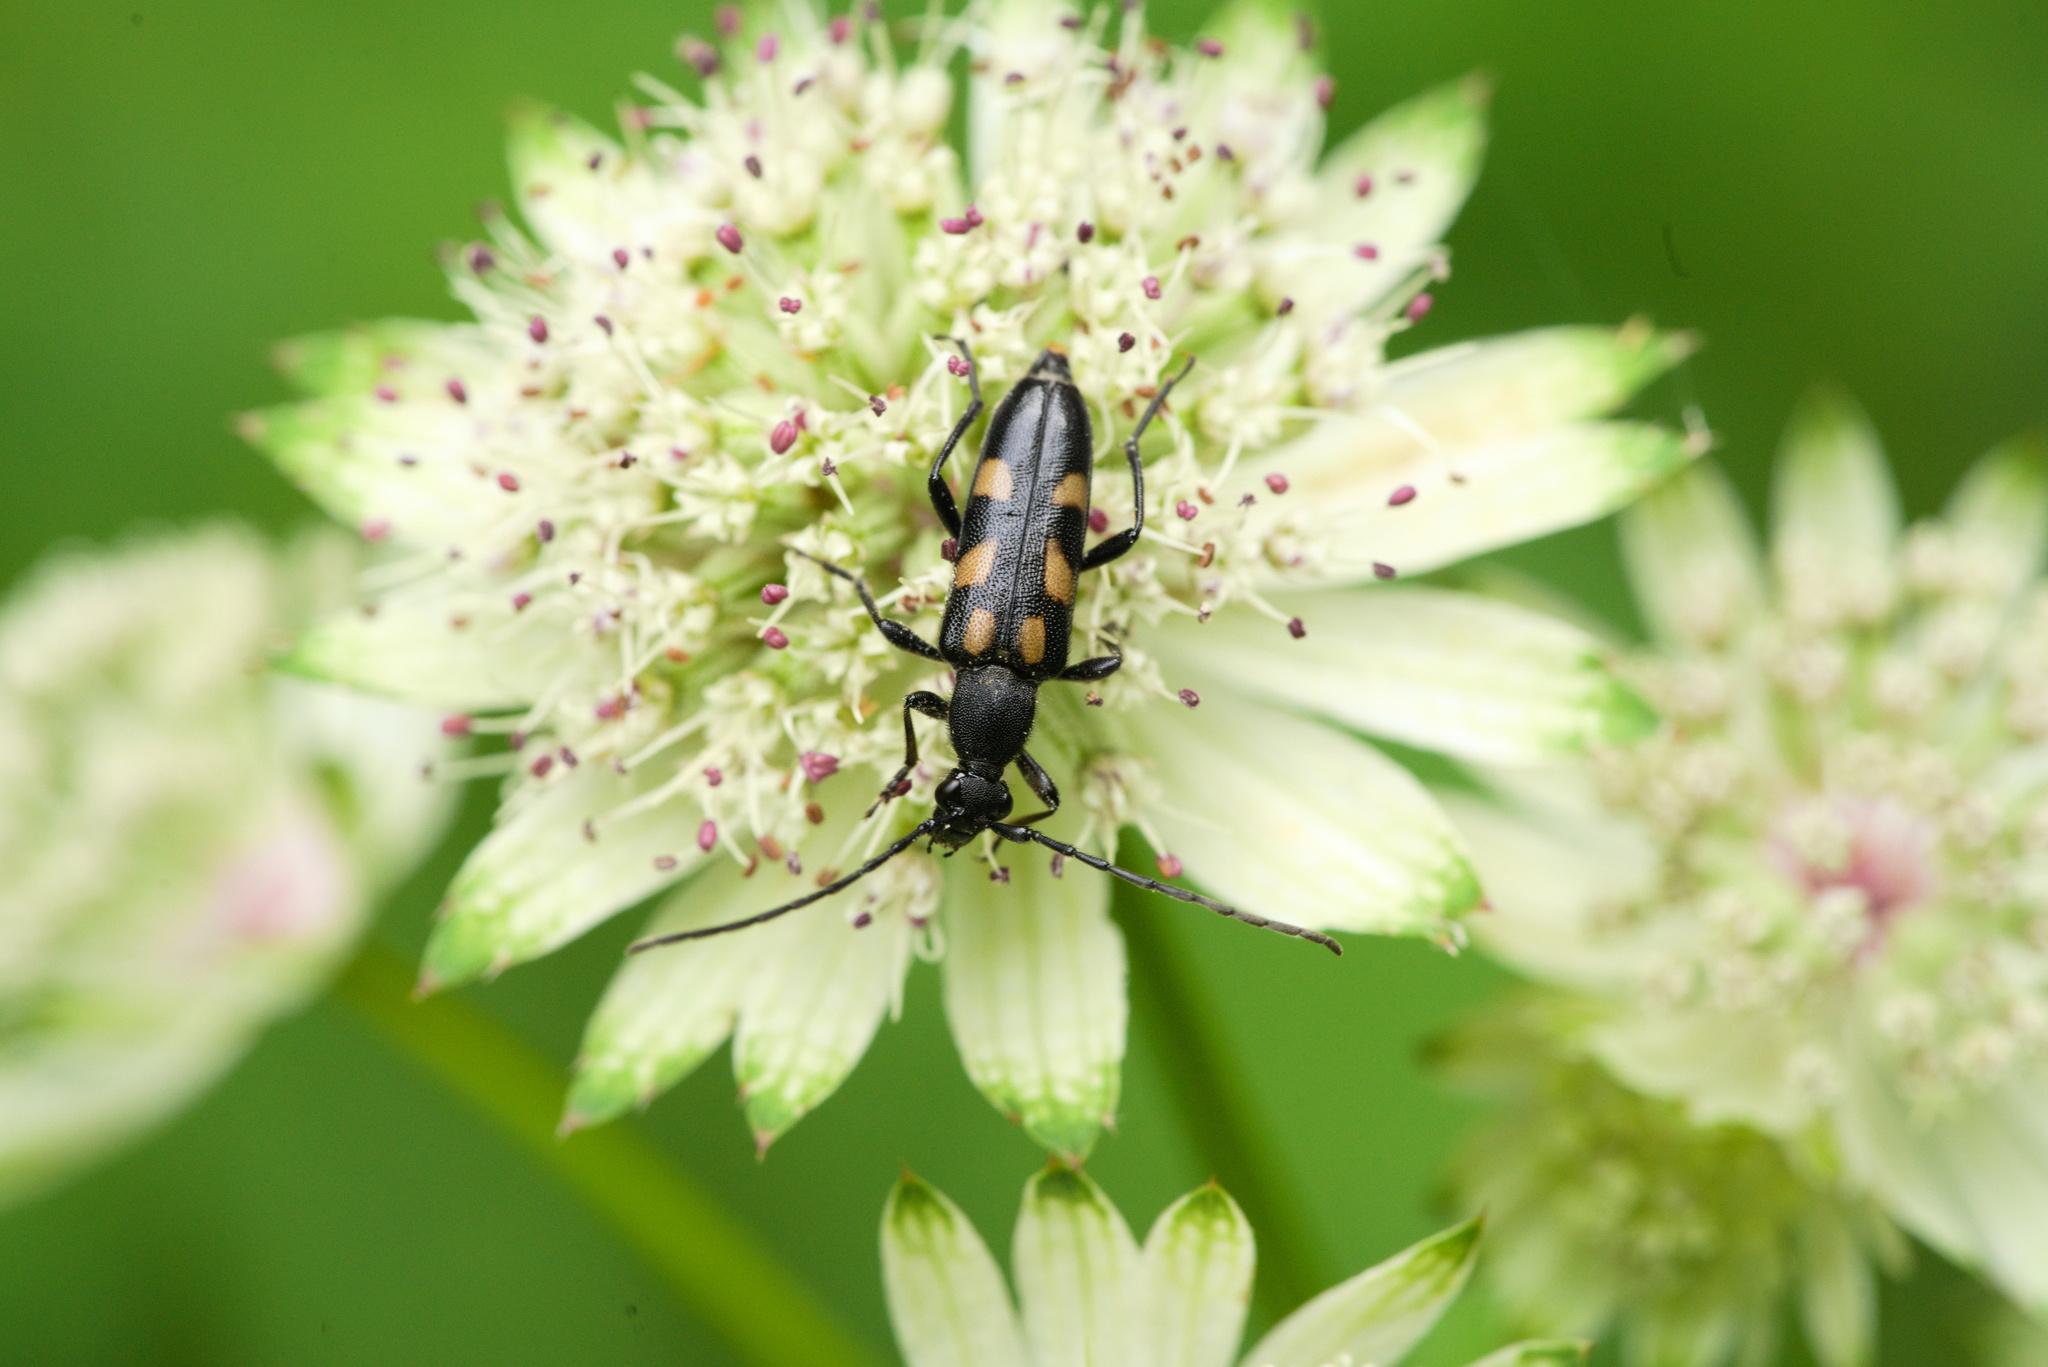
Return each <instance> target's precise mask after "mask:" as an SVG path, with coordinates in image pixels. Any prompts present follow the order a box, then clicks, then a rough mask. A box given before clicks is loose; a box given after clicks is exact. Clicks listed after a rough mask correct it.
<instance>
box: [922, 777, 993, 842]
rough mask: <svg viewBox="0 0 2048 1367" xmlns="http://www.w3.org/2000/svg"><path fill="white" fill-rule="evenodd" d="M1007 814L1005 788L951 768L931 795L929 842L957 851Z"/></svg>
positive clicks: (991, 781)
mask: <svg viewBox="0 0 2048 1367" xmlns="http://www.w3.org/2000/svg"><path fill="white" fill-rule="evenodd" d="M1009 814H1010V789H1009V785H1008V784H1006V783H1004V782H1003V781H1002V780H1001V779H999V778H985V777H983V776H982V775H980V774H977V773H975V772H973V771H972V770H969V769H955V770H954V771H953V772H952V773H950V774H948V775H946V777H945V779H944V780H943V781H941V782H940V784H939V788H938V791H937V792H936V793H934V794H933V795H932V820H934V821H936V822H937V823H938V826H937V828H936V829H934V830H933V832H932V839H934V840H936V841H938V842H939V843H940V844H941V845H944V846H946V847H947V848H948V849H955V850H957V849H959V848H960V847H961V846H962V845H964V844H966V843H967V842H968V841H970V840H972V839H974V837H975V836H977V835H980V834H981V833H982V832H983V831H985V830H987V829H988V828H989V827H990V826H993V825H994V824H995V823H996V822H998V821H1001V820H1002V819H1003V818H1004V817H1006V816H1008V815H1009Z"/></svg>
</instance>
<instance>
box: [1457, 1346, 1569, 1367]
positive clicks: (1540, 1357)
mask: <svg viewBox="0 0 2048 1367" xmlns="http://www.w3.org/2000/svg"><path fill="white" fill-rule="evenodd" d="M1592 1353H1593V1345H1592V1344H1590V1343H1588V1342H1587V1341H1586V1340H1584V1339H1530V1340H1529V1341H1528V1342H1526V1343H1511V1344H1509V1345H1508V1346H1507V1347H1505V1348H1503V1349H1501V1350H1500V1351H1499V1352H1495V1353H1488V1354H1487V1355H1486V1356H1485V1357H1483V1358H1480V1359H1478V1360H1477V1361H1475V1362H1473V1363H1471V1364H1469V1367H1577V1364H1579V1363H1582V1362H1584V1361H1585V1360H1586V1359H1587V1358H1588V1357H1591V1356H1592Z"/></svg>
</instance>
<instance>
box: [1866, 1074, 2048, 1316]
mask: <svg viewBox="0 0 2048 1367" xmlns="http://www.w3.org/2000/svg"><path fill="white" fill-rule="evenodd" d="M1848 1071H1849V1083H1848V1088H1847V1092H1846V1098H1845V1104H1844V1108H1843V1114H1842V1116H1841V1119H1840V1122H1839V1125H1838V1127H1837V1128H1838V1133H1839V1134H1840V1136H1841V1141H1842V1147H1843V1153H1844V1156H1845V1158H1846V1159H1847V1161H1848V1166H1849V1170H1850V1172H1851V1173H1852V1174H1853V1175H1854V1176H1855V1177H1856V1178H1857V1179H1858V1180H1859V1181H1861V1182H1862V1183H1864V1184H1865V1185H1866V1186H1867V1187H1869V1189H1870V1190H1871V1191H1873V1192H1874V1193H1875V1194H1876V1195H1877V1197H1878V1198H1879V1199H1880V1200H1881V1201H1882V1202H1884V1203H1885V1205H1886V1206H1887V1207H1888V1208H1889V1209H1890V1211H1891V1213H1892V1214H1893V1215H1895V1216H1896V1217H1897V1218H1898V1219H1899V1221H1900V1223H1902V1224H1904V1225H1905V1226H1906V1227H1907V1228H1908V1229H1910V1230H1911V1231H1912V1232H1913V1233H1915V1234H1917V1235H1919V1236H1920V1237H1921V1238H1922V1239H1924V1240H1926V1241H1927V1242H1928V1243H1930V1244H1932V1245H1933V1246H1934V1247H1935V1248H1937V1249H1939V1250H1941V1251H1942V1252H1943V1253H1945V1254H1947V1255H1948V1256H1949V1257H1951V1258H1953V1259H1955V1260H1956V1261H1957V1262H1958V1263H1961V1264H1962V1265H1963V1266H1965V1267H1968V1268H1972V1269H1975V1270H1977V1271H1979V1272H1980V1273H1982V1274H1983V1275H1984V1276H1985V1277H1987V1278H1988V1279H1989V1280H1991V1281H1992V1282H1994V1283H1995V1284H1996V1285H1998V1286H1999V1287H2000V1288H2001V1289H2002V1290H2004V1291H2005V1292H2006V1294H2007V1295H2010V1296H2011V1297H2012V1298H2013V1299H2014V1300H2016V1301H2018V1302H2019V1303H2020V1304H2021V1305H2022V1306H2023V1307H2024V1308H2026V1309H2028V1310H2030V1311H2032V1312H2033V1313H2035V1314H2043V1313H2048V1221H2043V1220H2042V1219H2041V1218H2040V1213H2041V1212H2042V1211H2043V1210H2048V1101H2044V1100H2043V1096H2044V1088H2043V1084H2042V1080H2041V1078H2040V1076H2039V1075H2038V1074H2037V1075H2033V1076H2021V1077H2017V1078H2015V1079H2013V1080H2011V1081H2009V1082H2007V1083H2006V1084H2005V1085H2003V1086H2001V1087H1998V1088H1996V1089H1994V1090H1992V1091H1989V1092H1987V1093H1985V1094H1984V1095H1981V1096H1978V1097H1975V1098H1967V1099H1963V1100H1960V1101H1958V1102H1957V1103H1956V1105H1955V1106H1954V1108H1953V1109H1952V1110H1951V1111H1949V1112H1948V1113H1946V1114H1944V1115H1942V1116H1940V1117H1939V1118H1938V1119H1935V1120H1932V1121H1928V1120H1922V1119H1920V1118H1917V1117H1914V1116H1912V1115H1910V1114H1909V1113H1908V1112H1907V1109H1906V1104H1905V1102H1904V1101H1903V1099H1901V1098H1900V1097H1899V1095H1898V1092H1897V1088H1896V1087H1895V1086H1894V1085H1892V1084H1891V1083H1890V1081H1889V1079H1888V1077H1887V1075H1886V1070H1885V1069H1883V1068H1882V1067H1881V1066H1879V1065H1877V1064H1875V1063H1873V1062H1872V1061H1870V1060H1868V1059H1864V1058H1858V1059H1856V1060H1854V1061H1852V1063H1851V1065H1850V1068H1849V1070H1848Z"/></svg>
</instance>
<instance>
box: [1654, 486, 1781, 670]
mask: <svg viewBox="0 0 2048 1367" xmlns="http://www.w3.org/2000/svg"><path fill="white" fill-rule="evenodd" d="M1620 527H1621V550H1622V557H1623V559H1624V561H1625V562H1626V564H1627V565H1628V577H1629V584H1630V586H1631V587H1632V588H1633V589H1634V590H1635V598H1636V606H1637V607H1638V608H1640V609H1641V611H1642V614H1643V620H1644V622H1645V623H1646V624H1647V625H1648V626H1649V628H1650V630H1651V632H1652V633H1653V634H1655V635H1656V636H1657V638H1658V639H1660V640H1662V641H1665V642H1668V643H1670V644H1673V645H1704V644H1715V643H1720V642H1723V641H1726V640H1727V639H1728V638H1729V637H1730V636H1732V635H1734V634H1735V633H1736V632H1738V631H1740V630H1741V629H1742V628H1744V627H1745V626H1746V625H1748V624H1749V623H1750V622H1751V621H1752V620H1753V619H1754V617H1755V615H1756V612H1757V610H1758V608H1759V607H1760V606H1761V604H1762V603H1763V601H1764V582H1763V558H1762V555H1761V554H1760V553H1759V551H1758V549H1757V544H1756V533H1755V532H1754V531H1753V530H1752V529H1751V527H1750V524H1749V516H1748V514H1746V513H1745V512H1744V511H1743V510H1742V503H1741V500H1740V499H1738V498H1737V497H1736V494H1735V490H1734V488H1733V487H1732V486H1731V485H1730V484H1729V483H1728V479H1727V477H1726V476H1725V475H1723V474H1722V473H1721V471H1720V470H1719V468H1717V467H1715V466H1712V465H1705V464H1701V465H1695V466H1693V467H1692V468H1691V469H1690V470H1688V471H1686V472H1685V473H1684V474H1682V475H1679V476H1678V477H1676V478H1675V479H1669V480H1666V481H1665V482H1664V483H1663V484H1662V485H1660V486H1659V487H1657V488H1655V489H1652V490H1651V491H1650V492H1649V493H1647V494H1645V495H1644V496H1643V497H1642V499H1641V500H1640V501H1639V502H1637V503H1636V504H1635V505H1634V506H1633V507H1631V508H1629V509H1628V510H1627V511H1626V512H1624V513H1623V514H1622V515H1621V522H1620Z"/></svg>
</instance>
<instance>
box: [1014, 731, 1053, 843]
mask: <svg viewBox="0 0 2048 1367" xmlns="http://www.w3.org/2000/svg"><path fill="white" fill-rule="evenodd" d="M1017 772H1018V773H1020V774H1022V775H1024V782H1025V783H1026V784H1028V785H1030V788H1031V791H1032V792H1034V793H1036V794H1037V795H1038V800H1039V801H1040V802H1043V803H1044V804H1045V810H1044V811H1042V812H1033V813H1032V814H1031V815H1030V816H1020V817H1018V818H1017V819H1016V821H1014V822H1012V823H1011V824H1012V825H1017V826H1029V825H1030V824H1031V823H1032V822H1034V821H1043V820H1045V819H1046V818H1047V817H1049V816H1051V815H1052V814H1053V813H1054V812H1056V811H1058V810H1059V809H1060V790H1059V785H1058V784H1056V783H1054V782H1053V781H1052V775H1051V774H1048V773H1047V772H1045V766H1044V765H1042V764H1040V763H1039V762H1038V761H1037V760H1035V759H1033V758H1031V752H1030V751H1029V750H1020V751H1018V752H1017Z"/></svg>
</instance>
